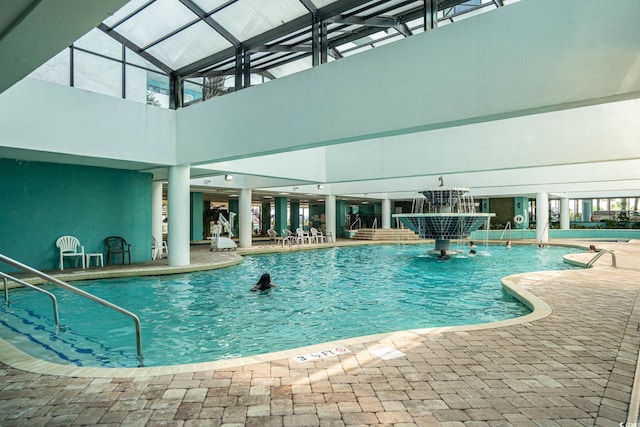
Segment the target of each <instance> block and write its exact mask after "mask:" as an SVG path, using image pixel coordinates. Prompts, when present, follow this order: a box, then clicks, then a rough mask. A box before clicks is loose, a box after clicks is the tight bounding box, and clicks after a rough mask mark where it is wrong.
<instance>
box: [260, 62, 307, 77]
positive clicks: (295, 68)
mask: <svg viewBox="0 0 640 427" xmlns="http://www.w3.org/2000/svg"><path fill="white" fill-rule="evenodd" d="M312 66H313V63H312V59H311V57H306V58H302V59H299V60H297V61H292V62H289V63H287V64H283V65H279V66H277V67H273V68H269V72H270V73H271V74H273V75H274V76H275V77H276V78H281V77H284V76H288V75H289V74H294V73H297V72H299V71H304V70H308V69H309V68H311V67H312Z"/></svg>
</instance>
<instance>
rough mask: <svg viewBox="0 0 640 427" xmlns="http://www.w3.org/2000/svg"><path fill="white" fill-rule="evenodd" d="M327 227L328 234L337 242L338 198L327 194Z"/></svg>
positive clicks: (325, 203) (325, 210) (325, 208)
mask: <svg viewBox="0 0 640 427" xmlns="http://www.w3.org/2000/svg"><path fill="white" fill-rule="evenodd" d="M324 216H325V227H326V229H327V230H326V231H327V234H330V235H331V236H333V239H334V240H335V239H336V237H337V236H338V235H337V234H336V196H334V195H333V194H327V196H326V197H325V201H324Z"/></svg>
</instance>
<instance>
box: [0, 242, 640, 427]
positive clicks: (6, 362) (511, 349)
mask: <svg viewBox="0 0 640 427" xmlns="http://www.w3.org/2000/svg"><path fill="white" fill-rule="evenodd" d="M588 243H589V242H586V243H583V244H585V245H588ZM598 246H600V247H602V248H604V249H612V250H614V251H615V254H616V260H617V264H618V268H612V267H611V256H609V255H608V254H607V255H605V256H603V257H601V258H600V259H599V260H598V261H597V263H596V264H595V267H594V268H591V269H584V270H572V271H553V272H541V273H540V272H538V273H526V274H521V275H517V276H511V277H510V278H509V279H508V280H506V282H507V284H509V285H510V286H511V287H512V288H513V289H516V290H518V292H520V293H522V295H523V296H524V297H525V298H527V299H528V300H529V301H530V302H531V303H532V304H534V305H535V307H536V310H535V312H534V314H533V315H530V316H526V317H525V318H521V319H516V320H514V321H507V322H500V323H498V324H492V325H481V326H474V327H456V328H438V329H429V330H419V331H405V332H400V333H393V334H381V335H376V336H369V337H360V338H355V339H352V340H342V341H339V342H336V343H328V344H325V345H321V346H314V347H312V348H304V349H296V350H293V351H289V352H281V353H275V354H269V355H264V356H259V357H252V358H244V359H239V360H234V361H223V362H211V363H205V364H196V365H187V366H180V367H168V368H137V369H135V368H131V369H113V370H107V369H93V368H76V367H64V366H60V365H53V364H48V363H42V362H37V361H34V360H32V359H31V358H29V357H26V356H25V355H24V354H21V353H16V351H15V350H14V349H13V348H12V347H11V346H9V345H8V344H6V343H2V344H1V345H0V360H2V361H3V362H2V363H0V380H1V383H0V425H2V426H70V425H103V426H110V425H112V426H120V425H128V426H156V425H157V426H260V427H265V426H287V427H288V426H403V427H404V426H619V425H620V423H625V422H627V421H631V422H635V421H636V418H637V409H638V407H637V404H638V399H637V398H636V395H635V393H633V396H632V391H633V390H634V389H633V385H634V378H635V372H636V364H637V361H638V360H637V359H638V351H639V348H640V332H638V329H639V327H640V304H639V302H638V291H639V290H640V242H638V241H635V242H634V241H632V242H628V243H613V242H606V243H605V242H602V243H599V244H598ZM204 249H206V248H204ZM204 249H202V248H194V250H193V254H192V263H193V264H198V263H211V262H222V263H228V262H233V259H234V257H235V256H236V255H235V254H230V253H209V252H208V251H207V250H204ZM592 256H593V254H587V253H585V254H578V255H575V256H573V258H574V259H576V260H578V261H582V262H586V261H588V260H589V259H590V258H591V257H592ZM165 263H166V261H165ZM156 267H157V263H156ZM335 346H344V347H345V348H347V349H348V350H349V351H350V352H349V353H344V354H341V355H337V356H332V357H327V358H324V359H318V360H315V361H309V362H299V361H296V360H294V358H293V356H295V355H301V354H308V353H310V352H312V351H314V350H319V349H322V348H324V349H328V348H335ZM379 349H384V350H386V351H390V349H395V350H397V351H399V352H401V353H404V356H401V357H395V358H388V359H386V360H385V359H383V358H381V357H379V356H377V355H376V354H375V353H374V351H375V350H379Z"/></svg>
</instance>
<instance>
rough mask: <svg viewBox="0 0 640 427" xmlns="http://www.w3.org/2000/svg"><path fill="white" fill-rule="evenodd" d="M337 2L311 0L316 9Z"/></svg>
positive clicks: (334, 0)
mask: <svg viewBox="0 0 640 427" xmlns="http://www.w3.org/2000/svg"><path fill="white" fill-rule="evenodd" d="M337 2H338V1H337V0H311V3H313V4H314V6H315V7H317V8H318V9H320V8H321V7H325V6H327V5H330V4H333V3H337Z"/></svg>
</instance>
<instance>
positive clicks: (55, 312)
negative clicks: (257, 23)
mask: <svg viewBox="0 0 640 427" xmlns="http://www.w3.org/2000/svg"><path fill="white" fill-rule="evenodd" d="M0 277H2V281H3V282H4V302H5V303H6V304H9V287H8V286H7V279H9V280H12V281H14V282H16V283H19V284H21V285H22V286H26V287H28V288H31V289H33V290H34V291H37V292H40V293H43V294H45V295H48V296H49V298H51V303H52V304H53V319H54V320H55V322H56V328H58V329H60V316H59V315H58V299H57V298H56V296H55V295H54V294H52V293H51V292H49V291H45V290H44V289H41V288H39V287H38V286H35V285H32V284H31V283H27V282H25V281H23V280H20V279H18V278H16V277H13V276H10V275H8V274H6V273H3V272H1V271H0Z"/></svg>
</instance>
